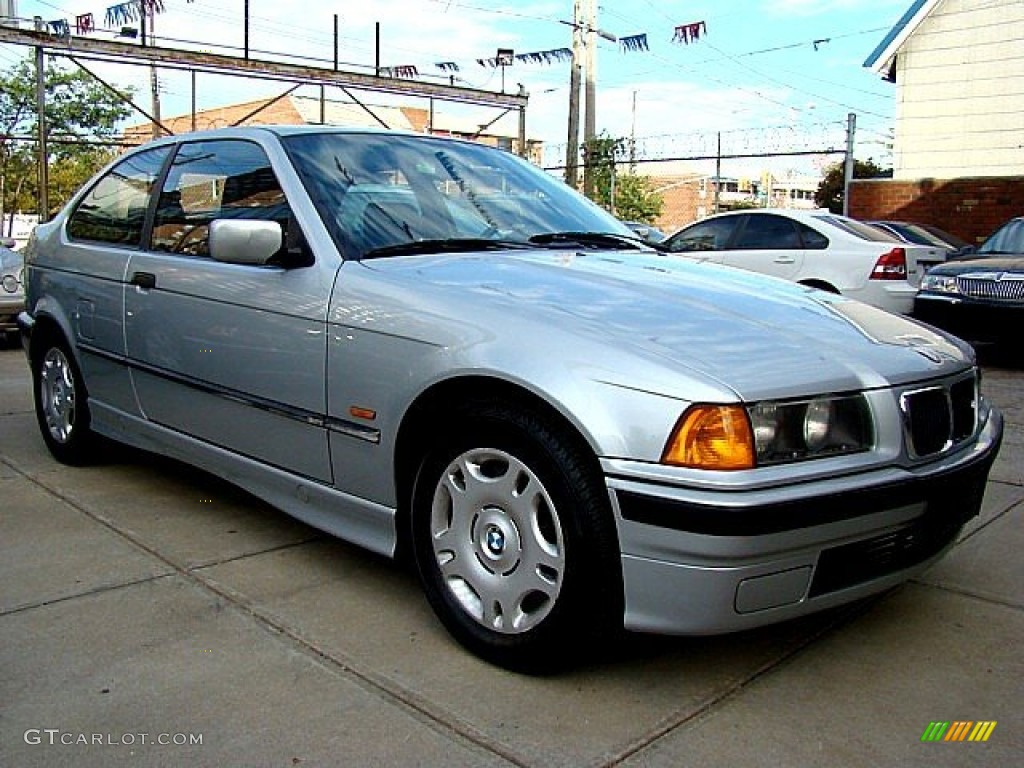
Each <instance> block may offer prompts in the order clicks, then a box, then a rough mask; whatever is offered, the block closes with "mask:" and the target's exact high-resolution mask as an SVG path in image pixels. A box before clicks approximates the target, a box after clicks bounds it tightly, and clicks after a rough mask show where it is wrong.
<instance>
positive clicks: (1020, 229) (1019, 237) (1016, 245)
mask: <svg viewBox="0 0 1024 768" xmlns="http://www.w3.org/2000/svg"><path fill="white" fill-rule="evenodd" d="M1007 253H1021V254H1024V219H1011V220H1010V221H1008V222H1007V223H1006V224H1004V225H1003V226H1002V227H1001V228H1000V229H999V230H997V231H996V233H995V234H994V235H992V236H991V237H990V238H989V239H988V240H986V241H985V242H984V244H983V245H982V246H981V247H980V248H978V255H979V256H999V255H1003V254H1007Z"/></svg>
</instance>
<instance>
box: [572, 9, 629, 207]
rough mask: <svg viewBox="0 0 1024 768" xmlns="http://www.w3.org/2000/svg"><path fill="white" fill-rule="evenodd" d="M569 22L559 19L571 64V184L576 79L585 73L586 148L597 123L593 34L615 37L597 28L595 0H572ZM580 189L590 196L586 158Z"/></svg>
mask: <svg viewBox="0 0 1024 768" xmlns="http://www.w3.org/2000/svg"><path fill="white" fill-rule="evenodd" d="M572 14H573V15H572V22H571V23H570V22H567V21H563V22H562V23H563V24H568V25H569V26H571V27H572V67H571V68H570V75H569V141H568V147H567V148H566V153H565V181H566V183H567V184H568V185H569V186H571V187H575V186H576V184H577V182H578V180H579V152H580V139H579V134H580V81H581V80H582V79H583V77H582V72H583V71H585V73H586V112H585V115H584V121H583V143H584V145H585V146H586V147H588V148H589V147H590V145H591V143H592V142H593V140H594V137H595V134H596V132H597V130H596V123H597V53H596V51H597V37H598V36H600V37H603V38H604V39H605V40H609V41H611V42H613V43H615V42H618V38H617V37H616V36H615V35H613V34H611V33H610V32H605V31H604V30H603V29H598V27H597V0H573V8H572ZM583 190H584V192H585V193H586V194H587V195H588V196H593V191H594V188H593V178H592V176H591V173H590V161H589V160H588V161H587V162H586V165H584V166H583Z"/></svg>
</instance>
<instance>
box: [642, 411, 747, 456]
mask: <svg viewBox="0 0 1024 768" xmlns="http://www.w3.org/2000/svg"><path fill="white" fill-rule="evenodd" d="M662 462H663V463H665V464H674V465H676V466H680V467H693V468H694V469H752V468H753V467H754V432H753V430H752V429H751V427H750V419H749V417H748V416H747V411H746V409H744V408H743V407H742V406H739V405H695V406H693V407H692V408H690V409H689V410H688V411H687V412H686V413H684V414H683V416H682V418H681V419H680V420H679V424H678V425H677V426H676V429H675V431H674V432H673V433H672V437H671V438H670V439H669V441H668V445H666V446H665V451H664V453H663V454H662Z"/></svg>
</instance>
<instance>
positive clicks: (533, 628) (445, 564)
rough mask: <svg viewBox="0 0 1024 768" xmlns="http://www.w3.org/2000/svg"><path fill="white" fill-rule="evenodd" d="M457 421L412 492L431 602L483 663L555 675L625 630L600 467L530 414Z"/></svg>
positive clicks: (495, 407)
mask: <svg viewBox="0 0 1024 768" xmlns="http://www.w3.org/2000/svg"><path fill="white" fill-rule="evenodd" d="M460 416H461V419H460V421H461V423H462V424H463V426H462V427H460V428H458V429H457V430H456V432H455V434H453V435H451V436H450V437H449V438H447V439H446V440H444V441H443V444H442V445H440V446H439V447H437V448H436V449H435V450H433V451H432V452H430V453H429V455H427V456H426V457H425V458H424V460H423V462H422V464H421V466H420V470H419V473H418V475H417V478H416V483H415V487H414V491H413V515H412V542H413V550H414V553H415V557H416V563H417V567H418V570H419V572H420V576H421V578H422V580H423V584H424V588H425V591H426V594H427V597H428V599H429V601H430V603H431V605H432V607H433V608H434V610H435V612H436V613H437V614H438V616H439V617H440V619H441V621H442V622H443V623H444V624H445V626H446V627H447V628H448V630H449V631H450V632H451V633H452V634H453V635H454V636H455V638H456V639H457V640H458V641H459V642H461V643H462V644H463V645H465V646H466V647H467V648H469V649H470V650H472V651H473V652H474V653H477V654H478V655H480V656H481V657H483V658H485V659H487V660H489V661H491V662H493V663H495V664H499V665H501V666H504V667H508V668H511V669H517V670H522V671H533V672H542V671H552V670H555V669H557V668H559V667H560V666H563V665H564V664H565V662H566V660H567V656H568V655H569V654H570V653H571V654H573V655H574V656H576V657H577V658H578V657H579V655H580V654H582V653H583V652H585V651H587V650H588V649H589V648H591V647H593V646H594V645H595V643H594V641H595V639H604V638H605V637H607V635H608V634H610V633H611V632H612V631H614V630H616V629H617V628H620V627H621V624H622V598H621V592H622V588H621V577H620V576H619V573H620V565H619V561H618V546H617V539H616V537H615V527H614V521H613V520H612V515H611V510H610V507H609V504H608V499H607V492H606V491H605V489H604V485H603V482H602V481H601V478H600V473H599V471H598V470H597V468H596V462H594V461H593V458H592V457H590V456H588V454H587V453H586V452H585V450H583V449H582V447H581V446H580V445H578V444H577V441H574V440H572V439H571V437H570V436H569V435H567V434H565V433H564V432H563V431H561V430H559V429H556V428H553V427H552V426H551V425H550V424H549V423H548V422H547V421H546V420H545V419H543V418H541V417H539V416H538V415H536V414H533V413H531V412H529V411H522V410H519V409H512V408H510V407H508V406H505V405H502V404H497V403H487V404H480V405H478V406H477V407H475V408H467V409H465V411H464V412H463V413H461V414H460Z"/></svg>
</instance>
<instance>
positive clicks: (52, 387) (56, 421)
mask: <svg viewBox="0 0 1024 768" xmlns="http://www.w3.org/2000/svg"><path fill="white" fill-rule="evenodd" d="M32 374H33V383H34V384H35V387H34V389H35V407H36V420H37V421H38V422H39V430H40V432H42V435H43V440H44V441H45V442H46V447H47V448H48V449H49V450H50V453H51V454H53V456H54V458H56V459H57V460H58V461H60V462H62V463H64V464H82V463H84V462H85V461H86V458H87V454H88V451H89V448H90V447H91V442H92V431H91V430H90V415H89V405H88V401H87V396H86V391H85V383H84V382H83V381H82V373H81V371H80V370H79V368H78V365H77V364H76V363H75V359H74V357H73V356H72V354H71V351H70V350H69V349H68V346H67V344H65V343H64V342H63V340H46V341H45V343H44V344H43V346H42V349H41V350H40V351H39V353H38V354H35V355H33V366H32Z"/></svg>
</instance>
